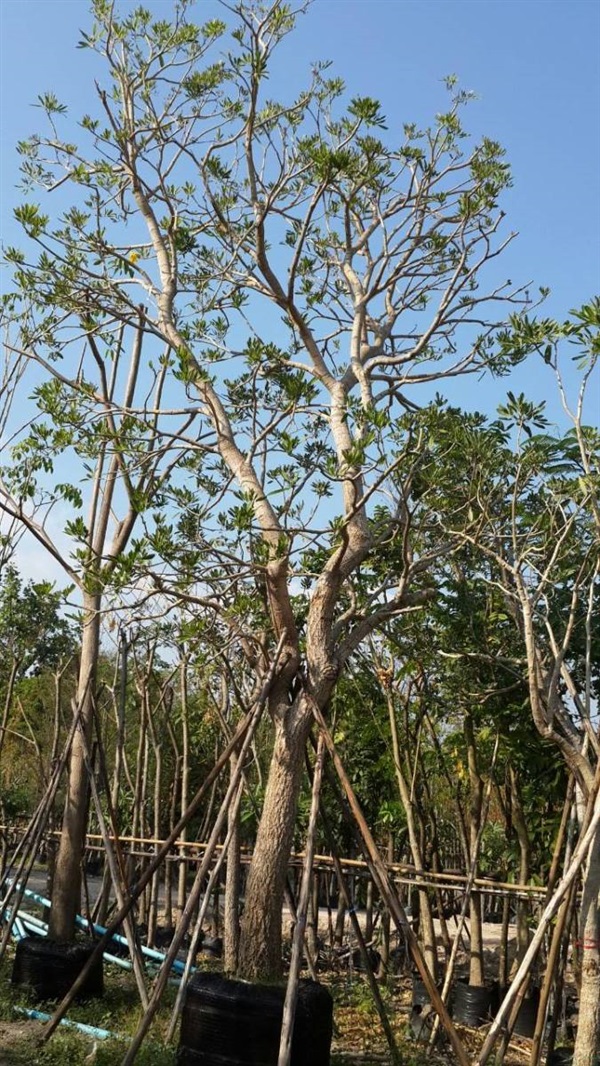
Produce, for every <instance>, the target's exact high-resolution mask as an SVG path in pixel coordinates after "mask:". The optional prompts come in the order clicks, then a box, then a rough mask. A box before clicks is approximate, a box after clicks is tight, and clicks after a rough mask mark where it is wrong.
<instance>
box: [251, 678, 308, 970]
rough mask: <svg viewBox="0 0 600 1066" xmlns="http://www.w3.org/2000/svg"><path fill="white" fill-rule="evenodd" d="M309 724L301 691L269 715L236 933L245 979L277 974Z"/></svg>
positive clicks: (279, 966) (280, 967) (280, 964)
mask: <svg viewBox="0 0 600 1066" xmlns="http://www.w3.org/2000/svg"><path fill="white" fill-rule="evenodd" d="M311 722H312V713H311V710H310V707H309V705H308V703H307V702H306V701H305V699H304V697H303V696H302V695H301V696H299V697H297V699H296V702H295V703H294V704H292V705H291V706H287V707H286V708H285V709H282V710H281V713H280V715H278V716H276V718H275V743H274V747H273V755H272V757H271V765H270V769H269V775H268V780H267V787H266V792H265V800H264V805H263V810H262V816H261V819H260V823H259V826H258V832H257V836H256V844H255V847H254V855H253V858H252V863H251V866H250V870H249V873H248V881H247V885H246V902H245V907H244V913H243V915H242V922H241V932H240V955H239V964H238V974H239V976H240V977H242V978H245V979H246V980H250V981H252V980H269V979H271V980H273V979H277V978H280V977H281V974H282V958H281V912H282V906H283V897H284V889H285V883H286V877H287V868H288V862H289V856H290V852H291V848H292V842H293V836H294V827H295V822H296V810H297V805H298V795H299V791H300V784H301V780H302V772H303V768H304V746H305V744H306V739H307V737H308V734H309V732H310V725H311Z"/></svg>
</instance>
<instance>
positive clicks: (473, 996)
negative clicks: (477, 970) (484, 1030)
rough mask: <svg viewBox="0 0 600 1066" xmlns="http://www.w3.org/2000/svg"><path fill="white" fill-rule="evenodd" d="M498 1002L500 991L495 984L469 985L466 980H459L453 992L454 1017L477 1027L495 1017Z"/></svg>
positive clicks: (472, 1026)
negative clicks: (498, 991)
mask: <svg viewBox="0 0 600 1066" xmlns="http://www.w3.org/2000/svg"><path fill="white" fill-rule="evenodd" d="M497 1004H498V993H497V989H496V988H495V987H494V986H490V985H484V986H483V987H482V988H480V987H479V986H476V985H469V984H467V982H466V981H457V983H456V985H455V986H454V991H453V994H452V1005H453V1013H454V1018H455V1019H456V1021H457V1022H461V1023H462V1025H468V1026H470V1027H471V1028H472V1029H477V1028H478V1027H479V1026H480V1025H485V1023H486V1022H489V1020H490V1018H493V1016H494V1014H495V1011H496V1008H497Z"/></svg>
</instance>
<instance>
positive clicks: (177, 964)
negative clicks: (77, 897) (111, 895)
mask: <svg viewBox="0 0 600 1066" xmlns="http://www.w3.org/2000/svg"><path fill="white" fill-rule="evenodd" d="M10 880H11V879H10V878H7V881H10ZM11 883H12V881H11ZM23 895H25V896H28V897H29V899H32V900H34V901H35V902H36V903H39V904H40V905H41V906H42V907H50V906H51V903H50V900H49V899H46V897H45V896H40V895H39V893H38V892H34V891H33V890H32V889H31V888H25V889H24V890H23ZM75 922H76V924H77V925H78V926H79V928H80V929H85V930H87V931H88V932H89V929H90V925H91V927H92V929H93V930H94V932H95V933H98V934H99V936H102V935H103V934H104V933H105V932H106V927H105V926H103V925H95V924H94V923H90V922H88V921H87V920H86V919H85V918H83V917H82V916H81V914H77V915H76V916H75ZM111 939H112V940H115V941H116V942H117V944H123V945H124V946H125V947H126V948H129V944H128V943H127V939H126V938H125V937H124V936H120V935H119V934H118V933H113V934H112V935H111ZM141 950H142V954H143V955H145V956H146V958H148V959H155V960H156V961H158V962H164V961H165V958H166V955H165V952H163V951H157V950H156V948H148V947H146V946H145V945H143V944H142V945H141ZM107 957H108V956H106V955H105V958H107ZM171 969H172V970H175V973H183V971H184V970H185V963H184V962H181V960H180V959H173V962H172V963H171ZM191 972H195V967H192V971H191Z"/></svg>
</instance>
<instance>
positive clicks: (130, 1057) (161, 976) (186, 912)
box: [122, 703, 264, 1066]
mask: <svg viewBox="0 0 600 1066" xmlns="http://www.w3.org/2000/svg"><path fill="white" fill-rule="evenodd" d="M263 706H264V704H262V703H259V704H258V706H257V707H256V709H255V711H254V714H253V716H252V719H251V721H250V724H249V726H248V729H247V731H246V735H245V737H244V740H243V742H242V746H241V748H240V753H239V757H238V761H237V766H236V769H235V772H234V773H233V774H232V775H231V780H230V782H229V787H228V789H227V791H226V793H225V798H224V799H223V802H222V804H221V807H220V809H219V813H218V814H217V817H216V819H215V823H214V825H213V830H212V833H211V836H210V840H209V842H208V844H209V846H208V847H207V849H206V852H205V854H204V858H203V859H202V862H201V864H200V867H199V869H198V872H197V874H196V879H195V881H194V884H193V886H192V890H191V892H190V894H189V896H188V898H187V900H186V904H185V907H184V909H183V914H182V915H181V919H180V921H179V922H178V923H177V929H176V930H175V935H174V937H173V939H172V941H171V943H170V945H169V949H168V951H167V953H166V955H165V961H164V963H163V965H162V966H161V968H160V971H159V973H158V976H157V978H156V981H155V982H154V988H153V989H152V995H151V996H150V1002H149V1003H148V1007H147V1009H146V1011H145V1013H144V1017H143V1018H142V1020H141V1022H140V1025H139V1027H138V1030H137V1033H136V1034H135V1036H134V1037H133V1039H132V1041H131V1044H130V1045H129V1047H128V1049H127V1052H126V1053H125V1056H124V1058H123V1061H122V1066H131V1064H132V1063H133V1062H134V1061H135V1057H136V1055H137V1053H138V1051H139V1049H140V1047H141V1045H142V1042H143V1040H144V1037H145V1036H146V1033H147V1032H148V1029H149V1028H150V1025H151V1024H152V1019H153V1018H154V1015H155V1014H156V1011H157V1009H158V1005H159V1003H160V1000H161V997H162V994H163V992H164V990H165V987H166V984H167V980H168V978H169V972H170V969H171V963H172V961H173V959H174V958H175V956H176V955H177V952H178V951H179V946H180V944H181V941H182V940H183V938H184V936H185V934H186V932H187V929H188V926H189V924H190V921H191V918H192V914H193V913H194V910H195V908H196V906H197V903H198V899H199V896H200V892H201V890H202V884H203V881H204V878H205V877H206V874H207V872H208V868H209V866H210V864H211V862H212V857H213V854H214V852H215V849H216V845H217V843H218V840H219V835H220V833H221V830H222V828H223V825H224V824H225V819H226V817H227V812H228V810H229V808H230V806H231V802H232V799H233V796H234V795H235V793H236V791H237V789H238V785H239V783H240V779H241V776H242V768H243V765H244V759H245V756H246V754H247V752H248V748H249V747H250V743H251V741H252V737H253V736H254V733H255V732H256V728H257V726H258V723H259V722H260V718H261V714H262V710H263Z"/></svg>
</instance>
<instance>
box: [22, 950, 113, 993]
mask: <svg viewBox="0 0 600 1066" xmlns="http://www.w3.org/2000/svg"><path fill="white" fill-rule="evenodd" d="M93 950H94V943H93V941H90V940H88V941H85V942H83V941H77V942H75V943H64V942H62V941H59V940H48V939H47V938H46V937H44V938H41V937H36V936H27V937H24V939H23V940H19V942H18V944H17V948H16V952H15V959H14V963H13V970H12V977H11V980H12V983H13V984H14V985H27V987H29V988H31V989H32V990H33V992H34V993H35V995H36V996H37V997H38V999H62V998H63V996H64V995H66V993H67V992H68V991H69V989H70V988H71V986H72V984H73V982H74V981H75V980H76V978H77V977H78V976H79V974H80V972H81V970H82V969H83V967H84V965H85V963H86V962H87V960H88V959H89V957H90V955H91V954H92V951H93ZM103 993H104V976H103V970H102V955H101V954H100V955H99V956H98V959H97V961H96V962H95V963H94V965H93V966H92V969H91V970H90V972H89V974H88V975H87V977H86V979H85V981H84V983H83V985H82V987H81V989H80V990H79V992H78V993H77V997H76V998H77V999H90V998H91V997H93V996H101V995H103Z"/></svg>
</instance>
